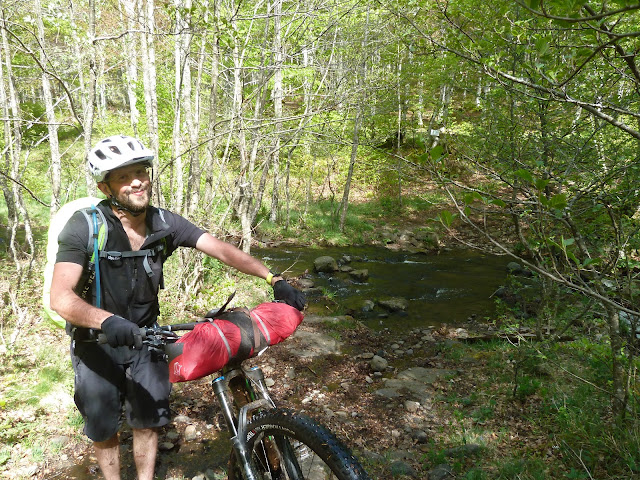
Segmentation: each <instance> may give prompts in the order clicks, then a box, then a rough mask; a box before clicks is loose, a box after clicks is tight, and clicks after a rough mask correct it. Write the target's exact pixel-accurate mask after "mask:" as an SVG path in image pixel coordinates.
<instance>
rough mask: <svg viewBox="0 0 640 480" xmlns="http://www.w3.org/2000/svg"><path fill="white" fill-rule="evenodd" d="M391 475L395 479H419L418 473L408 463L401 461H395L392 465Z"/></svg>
mask: <svg viewBox="0 0 640 480" xmlns="http://www.w3.org/2000/svg"><path fill="white" fill-rule="evenodd" d="M391 475H393V476H394V477H400V476H406V477H410V478H418V473H417V472H416V471H415V469H414V468H413V467H412V466H411V465H409V464H408V463H407V462H403V461H401V460H398V461H395V462H393V463H392V464H391Z"/></svg>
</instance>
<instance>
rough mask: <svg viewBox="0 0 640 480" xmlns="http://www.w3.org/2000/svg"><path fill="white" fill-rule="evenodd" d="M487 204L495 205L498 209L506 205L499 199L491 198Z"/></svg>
mask: <svg viewBox="0 0 640 480" xmlns="http://www.w3.org/2000/svg"><path fill="white" fill-rule="evenodd" d="M489 203H490V204H492V205H497V206H498V207H506V206H507V204H506V203H505V202H504V201H502V200H500V199H499V198H492V199H491V200H489Z"/></svg>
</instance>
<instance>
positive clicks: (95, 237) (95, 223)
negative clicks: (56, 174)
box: [91, 205, 100, 308]
mask: <svg viewBox="0 0 640 480" xmlns="http://www.w3.org/2000/svg"><path fill="white" fill-rule="evenodd" d="M91 209H92V210H91V214H92V215H93V261H94V265H95V272H96V307H98V308H100V255H99V254H98V235H99V233H100V232H98V214H97V209H96V206H95V205H91Z"/></svg>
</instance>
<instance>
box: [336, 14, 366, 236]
mask: <svg viewBox="0 0 640 480" xmlns="http://www.w3.org/2000/svg"><path fill="white" fill-rule="evenodd" d="M364 31H365V35H364V38H363V39H362V58H363V60H362V64H361V65H360V74H359V75H358V81H357V82H356V84H357V87H358V88H357V91H358V92H362V91H363V86H364V85H365V78H366V75H367V62H366V55H365V52H366V47H367V44H368V40H367V32H368V31H369V9H368V8H367V19H366V21H365V29H364ZM363 103H364V102H362V101H360V102H357V103H356V106H355V108H356V114H355V118H354V119H353V137H352V141H351V159H350V161H349V172H348V173H347V181H346V183H345V186H344V191H343V194H342V202H341V203H340V227H339V228H340V231H341V232H344V226H345V223H346V220H347V209H348V207H349V193H350V190H351V181H352V179H353V170H354V168H355V165H356V159H357V156H358V145H359V144H360V124H361V123H362V116H363V107H362V105H363Z"/></svg>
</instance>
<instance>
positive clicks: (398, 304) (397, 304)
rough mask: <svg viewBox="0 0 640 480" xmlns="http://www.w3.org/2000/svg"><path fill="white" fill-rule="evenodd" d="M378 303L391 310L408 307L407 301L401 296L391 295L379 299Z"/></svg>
mask: <svg viewBox="0 0 640 480" xmlns="http://www.w3.org/2000/svg"><path fill="white" fill-rule="evenodd" d="M378 304H379V305H380V306H381V307H382V308H385V309H387V310H389V311H391V312H403V311H405V310H406V309H407V308H408V307H409V301H408V300H407V299H406V298H402V297H392V298H387V299H384V300H379V301H378Z"/></svg>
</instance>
